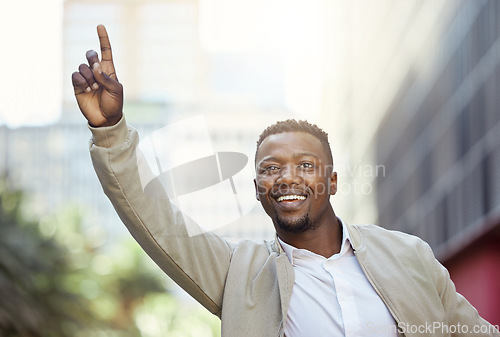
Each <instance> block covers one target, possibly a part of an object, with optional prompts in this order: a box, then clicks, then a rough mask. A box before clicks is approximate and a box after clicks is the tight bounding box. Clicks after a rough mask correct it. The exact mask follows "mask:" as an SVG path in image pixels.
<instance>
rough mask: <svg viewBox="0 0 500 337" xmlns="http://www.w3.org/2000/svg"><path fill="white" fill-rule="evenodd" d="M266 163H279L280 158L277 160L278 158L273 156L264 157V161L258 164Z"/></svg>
mask: <svg viewBox="0 0 500 337" xmlns="http://www.w3.org/2000/svg"><path fill="white" fill-rule="evenodd" d="M265 161H279V159H278V158H276V157H272V156H269V157H264V158H262V159H261V160H260V161H259V162H258V164H260V163H263V162H265Z"/></svg>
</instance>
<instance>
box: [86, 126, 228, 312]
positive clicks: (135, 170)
mask: <svg viewBox="0 0 500 337" xmlns="http://www.w3.org/2000/svg"><path fill="white" fill-rule="evenodd" d="M89 128H90V130H91V131H92V134H93V138H92V140H91V142H90V154H91V158H92V163H93V165H94V168H95V171H96V173H97V176H98V178H99V181H100V183H101V185H102V188H103V190H104V193H105V194H106V195H107V196H108V198H109V199H110V201H111V203H112V204H113V206H114V208H115V210H116V212H117V213H118V215H119V216H120V218H121V220H122V221H123V223H124V224H125V226H126V227H127V228H128V230H129V232H130V233H131V234H132V236H133V237H134V238H135V240H136V241H137V242H138V243H139V244H140V245H141V247H142V248H143V249H144V251H145V252H146V253H147V254H148V255H149V256H150V257H151V258H152V259H153V260H154V261H155V262H156V264H157V265H158V266H159V267H160V268H161V269H162V270H163V271H164V272H165V273H166V274H168V275H169V276H170V277H171V278H172V279H173V280H174V281H175V282H176V283H177V284H179V285H180V286H181V287H182V288H183V289H184V290H186V291H187V292H188V293H189V294H190V295H191V296H192V297H194V298H195V299H196V300H197V301H198V302H200V303H201V304H202V305H203V306H204V307H206V308H207V309H208V310H209V311H210V312H212V313H213V314H215V315H218V316H220V312H221V308H222V297H223V291H224V284H225V280H226V276H227V273H228V269H229V264H230V261H231V254H232V247H231V245H230V244H229V243H228V242H227V241H226V240H224V239H223V238H221V237H219V236H217V235H215V234H213V233H211V232H206V231H200V232H199V233H201V234H198V235H195V236H193V235H190V234H189V233H188V231H187V229H186V222H187V221H189V219H187V218H186V217H185V216H184V215H183V214H182V213H181V212H179V211H178V210H176V209H175V208H174V207H173V205H172V204H171V203H170V202H169V198H168V196H167V194H166V192H165V191H164V189H163V187H162V186H161V184H157V186H154V190H155V193H153V194H150V193H146V192H145V188H143V182H144V178H145V177H148V176H149V177H151V176H152V172H151V170H150V168H149V166H148V164H147V162H146V160H145V158H144V156H143V155H142V154H141V152H140V151H139V149H138V142H139V136H138V133H137V131H136V130H134V129H133V128H132V127H130V126H128V125H127V124H126V122H125V119H124V118H122V120H120V122H119V123H118V124H116V125H114V126H112V127H103V128H92V127H90V126H89ZM150 187H151V186H148V189H149V188H150ZM149 191H150V190H149ZM189 225H190V226H191V225H193V224H191V223H190V224H189Z"/></svg>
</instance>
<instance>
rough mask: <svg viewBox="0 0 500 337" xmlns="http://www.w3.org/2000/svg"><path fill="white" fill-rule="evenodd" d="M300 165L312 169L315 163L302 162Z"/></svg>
mask: <svg viewBox="0 0 500 337" xmlns="http://www.w3.org/2000/svg"><path fill="white" fill-rule="evenodd" d="M300 167H301V168H305V169H312V168H314V165H313V164H311V163H302V164H300Z"/></svg>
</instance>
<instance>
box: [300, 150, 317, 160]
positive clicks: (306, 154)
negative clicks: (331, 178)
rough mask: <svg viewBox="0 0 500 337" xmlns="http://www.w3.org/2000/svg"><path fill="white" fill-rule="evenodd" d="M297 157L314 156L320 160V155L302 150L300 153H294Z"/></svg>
mask: <svg viewBox="0 0 500 337" xmlns="http://www.w3.org/2000/svg"><path fill="white" fill-rule="evenodd" d="M293 156H294V157H295V158H299V157H314V158H316V159H317V160H320V159H319V157H318V156H317V155H316V154H314V153H311V152H300V153H296V154H294V155H293Z"/></svg>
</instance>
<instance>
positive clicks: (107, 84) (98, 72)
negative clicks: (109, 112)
mask: <svg viewBox="0 0 500 337" xmlns="http://www.w3.org/2000/svg"><path fill="white" fill-rule="evenodd" d="M92 72H93V73H94V78H95V80H96V81H97V83H99V85H100V86H102V87H104V89H106V90H107V91H109V92H111V93H115V94H117V93H120V92H121V88H122V85H121V84H120V83H119V82H118V81H117V80H114V79H112V78H111V77H110V76H109V75H108V74H106V73H105V72H104V71H102V67H101V64H100V63H99V62H95V63H94V65H93V66H92Z"/></svg>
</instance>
